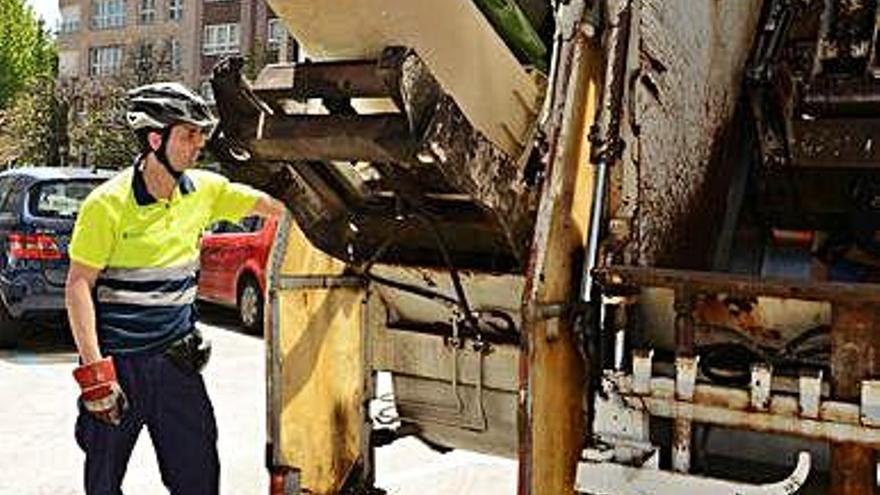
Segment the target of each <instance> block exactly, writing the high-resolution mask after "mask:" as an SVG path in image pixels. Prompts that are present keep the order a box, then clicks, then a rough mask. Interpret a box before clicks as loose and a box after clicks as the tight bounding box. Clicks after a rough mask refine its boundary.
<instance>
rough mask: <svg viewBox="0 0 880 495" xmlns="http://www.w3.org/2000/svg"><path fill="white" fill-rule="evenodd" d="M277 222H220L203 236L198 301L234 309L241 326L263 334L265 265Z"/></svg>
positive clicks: (256, 220) (254, 218)
mask: <svg viewBox="0 0 880 495" xmlns="http://www.w3.org/2000/svg"><path fill="white" fill-rule="evenodd" d="M277 225H278V221H277V219H274V218H268V219H263V218H260V217H256V216H253V217H246V218H244V219H243V220H242V221H241V222H238V223H232V222H225V221H223V222H217V223H215V224H214V225H212V226H211V228H210V229H209V230H208V232H207V233H206V234H205V235H204V236H202V243H201V268H200V272H199V293H198V294H199V298H200V299H202V300H204V301H208V302H213V303H219V304H223V305H225V306H230V307H235V308H236V309H237V311H238V316H239V319H240V320H241V324H242V326H244V328H245V329H246V330H247V331H249V332H252V333H262V329H263V302H264V301H265V294H266V262H267V260H268V258H269V251H270V250H271V248H272V241H273V240H274V238H275V229H276V228H277Z"/></svg>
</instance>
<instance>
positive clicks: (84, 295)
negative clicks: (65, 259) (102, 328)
mask: <svg viewBox="0 0 880 495" xmlns="http://www.w3.org/2000/svg"><path fill="white" fill-rule="evenodd" d="M99 272H100V270H98V269H96V268H91V267H89V266H87V265H84V264H82V263H78V262H76V261H71V263H70V269H69V270H68V272H67V286H66V287H65V290H64V296H65V303H66V305H67V318H68V320H69V321H70V329H71V331H72V332H73V339H74V340H75V341H76V348H77V349H78V350H79V355H80V357H81V358H82V362H83V364H90V363H94V362H95V361H99V360H100V359H101V351H100V348H99V347H98V332H97V330H96V329H95V303H94V301H93V300H92V287H94V286H95V280H96V279H97V278H98V273H99Z"/></svg>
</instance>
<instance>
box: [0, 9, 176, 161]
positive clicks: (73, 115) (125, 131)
mask: <svg viewBox="0 0 880 495" xmlns="http://www.w3.org/2000/svg"><path fill="white" fill-rule="evenodd" d="M0 1H2V0H0ZM124 59H125V63H124V64H123V66H122V68H121V70H120V71H119V73H118V74H116V75H113V76H108V77H103V78H96V79H86V80H80V81H67V82H66V83H65V84H63V85H62V86H61V87H59V89H58V94H59V95H60V96H59V100H60V101H61V102H62V105H63V106H66V107H67V108H69V111H68V120H69V122H70V123H71V125H69V126H68V136H69V154H70V157H69V159H68V160H69V162H70V163H71V164H82V165H99V166H102V167H112V168H121V167H126V166H128V165H130V164H131V160H132V158H133V157H134V156H135V154H136V153H137V152H138V151H139V150H138V145H137V141H136V139H135V137H134V134H133V133H132V132H131V130H130V129H129V128H128V125H127V124H126V122H125V112H126V109H127V105H128V98H127V93H128V90H130V89H132V88H134V87H137V86H140V85H142V84H149V83H152V82H156V81H169V80H174V79H175V74H173V72H172V70H171V56H170V45H165V46H153V45H151V44H140V45H138V46H135V47H133V48H132V49H130V50H128V52H127V53H126V55H125V58H124Z"/></svg>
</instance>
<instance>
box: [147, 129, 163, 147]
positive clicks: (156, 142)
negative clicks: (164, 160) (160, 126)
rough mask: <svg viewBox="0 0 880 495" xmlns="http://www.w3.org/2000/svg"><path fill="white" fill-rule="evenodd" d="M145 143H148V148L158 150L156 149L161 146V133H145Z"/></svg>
mask: <svg viewBox="0 0 880 495" xmlns="http://www.w3.org/2000/svg"><path fill="white" fill-rule="evenodd" d="M147 144H149V145H150V149H151V150H152V151H158V149H159V148H160V147H161V146H162V134H160V133H158V132H156V131H150V132H149V133H148V134H147Z"/></svg>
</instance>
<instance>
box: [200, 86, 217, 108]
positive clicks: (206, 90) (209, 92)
mask: <svg viewBox="0 0 880 495" xmlns="http://www.w3.org/2000/svg"><path fill="white" fill-rule="evenodd" d="M199 93H201V95H202V98H204V99H205V101H206V102H208V103H211V104H213V103H214V88H212V87H211V81H203V82H202V85H201V87H199Z"/></svg>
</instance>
